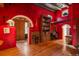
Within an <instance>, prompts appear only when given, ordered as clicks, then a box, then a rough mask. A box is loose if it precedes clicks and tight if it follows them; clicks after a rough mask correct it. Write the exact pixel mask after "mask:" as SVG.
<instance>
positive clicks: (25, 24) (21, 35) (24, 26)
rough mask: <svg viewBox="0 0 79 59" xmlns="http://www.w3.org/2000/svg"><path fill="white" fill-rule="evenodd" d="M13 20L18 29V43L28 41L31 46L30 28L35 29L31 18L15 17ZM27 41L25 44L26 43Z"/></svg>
mask: <svg viewBox="0 0 79 59" xmlns="http://www.w3.org/2000/svg"><path fill="white" fill-rule="evenodd" d="M11 20H13V21H14V23H15V25H14V26H15V27H16V40H17V41H21V42H22V41H23V42H24V41H25V40H26V41H27V43H28V44H30V40H29V39H30V38H29V37H30V34H29V33H30V28H31V27H33V23H32V21H31V19H30V18H28V17H26V16H24V15H17V16H15V17H13V18H12V19H11ZM26 41H25V42H26Z"/></svg>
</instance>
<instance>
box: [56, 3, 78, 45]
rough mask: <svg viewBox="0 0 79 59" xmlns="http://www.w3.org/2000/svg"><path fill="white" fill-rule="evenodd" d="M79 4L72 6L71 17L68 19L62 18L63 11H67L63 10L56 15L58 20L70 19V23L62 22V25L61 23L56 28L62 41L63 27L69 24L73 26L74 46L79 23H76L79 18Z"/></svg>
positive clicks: (70, 8)
mask: <svg viewBox="0 0 79 59" xmlns="http://www.w3.org/2000/svg"><path fill="white" fill-rule="evenodd" d="M78 8H79V4H72V5H70V7H69V8H68V10H69V16H68V17H62V16H61V13H62V11H63V10H65V9H66V8H65V9H62V10H61V11H57V13H56V18H58V17H60V18H62V19H63V20H64V19H67V18H68V19H69V20H70V21H69V22H62V23H59V24H56V27H57V31H58V33H59V38H60V39H62V25H64V24H69V25H70V26H71V29H70V30H71V35H72V45H74V46H75V45H76V28H75V27H76V23H77V22H78V23H79V21H76V20H75V19H74V18H79V9H78ZM56 20H57V19H56Z"/></svg>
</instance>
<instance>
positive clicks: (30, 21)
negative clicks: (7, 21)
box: [11, 15, 33, 44]
mask: <svg viewBox="0 0 79 59" xmlns="http://www.w3.org/2000/svg"><path fill="white" fill-rule="evenodd" d="M16 17H23V18H26V19H27V20H28V21H29V23H31V26H30V27H33V22H32V20H31V19H30V18H28V17H27V16H24V15H16V16H14V17H13V18H11V20H13V19H15V18H16ZM30 27H29V32H28V39H27V42H28V44H29V39H30V38H29V37H30Z"/></svg>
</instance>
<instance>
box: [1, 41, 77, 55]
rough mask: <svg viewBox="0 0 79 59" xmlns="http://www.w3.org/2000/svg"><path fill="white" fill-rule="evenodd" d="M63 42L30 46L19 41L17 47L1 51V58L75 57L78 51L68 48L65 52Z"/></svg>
mask: <svg viewBox="0 0 79 59" xmlns="http://www.w3.org/2000/svg"><path fill="white" fill-rule="evenodd" d="M61 43H62V41H61V40H53V41H47V42H43V43H40V44H31V45H28V44H27V43H26V41H18V42H17V47H14V48H9V49H5V50H1V51H0V56H71V55H72V56H73V55H76V50H75V49H72V48H70V47H66V50H64V51H63V45H62V44H61Z"/></svg>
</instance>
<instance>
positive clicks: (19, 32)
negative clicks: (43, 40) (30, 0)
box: [15, 20, 25, 40]
mask: <svg viewBox="0 0 79 59" xmlns="http://www.w3.org/2000/svg"><path fill="white" fill-rule="evenodd" d="M24 24H25V21H24V20H17V21H15V27H16V38H17V40H24V39H25V35H24V31H25V29H24V27H25V25H24Z"/></svg>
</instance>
